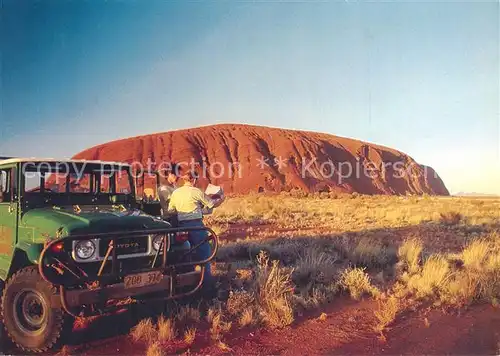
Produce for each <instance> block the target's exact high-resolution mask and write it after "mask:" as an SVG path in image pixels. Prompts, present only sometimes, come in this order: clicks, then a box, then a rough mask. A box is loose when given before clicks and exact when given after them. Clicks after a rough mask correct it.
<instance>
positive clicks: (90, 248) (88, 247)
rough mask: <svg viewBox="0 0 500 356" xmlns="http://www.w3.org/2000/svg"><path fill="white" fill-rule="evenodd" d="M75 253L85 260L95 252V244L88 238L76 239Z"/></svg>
mask: <svg viewBox="0 0 500 356" xmlns="http://www.w3.org/2000/svg"><path fill="white" fill-rule="evenodd" d="M75 253H76V256H77V257H78V258H79V259H82V260H87V259H89V258H90V257H92V256H93V255H94V253H95V244H94V243H93V242H92V241H90V240H83V241H78V242H77V243H76V245H75Z"/></svg>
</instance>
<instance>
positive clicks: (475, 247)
mask: <svg viewBox="0 0 500 356" xmlns="http://www.w3.org/2000/svg"><path fill="white" fill-rule="evenodd" d="M490 249H491V246H490V245H489V243H488V242H487V241H485V240H474V241H472V242H471V243H470V244H469V245H468V246H467V247H466V248H465V249H464V250H463V251H462V256H461V259H462V261H463V262H464V266H465V267H467V268H470V269H475V270H480V269H482V268H483V267H484V264H485V262H486V261H487V259H488V255H489V253H490Z"/></svg>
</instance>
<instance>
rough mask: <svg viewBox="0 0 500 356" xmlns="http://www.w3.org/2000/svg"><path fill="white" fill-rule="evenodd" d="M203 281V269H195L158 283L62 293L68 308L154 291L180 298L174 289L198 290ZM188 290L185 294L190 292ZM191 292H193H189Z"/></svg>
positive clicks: (167, 277)
mask: <svg viewBox="0 0 500 356" xmlns="http://www.w3.org/2000/svg"><path fill="white" fill-rule="evenodd" d="M202 283H203V273H202V272H201V271H193V272H188V273H183V274H179V275H176V276H173V277H172V276H168V275H165V276H163V279H162V280H161V281H160V282H159V283H156V284H153V285H149V286H144V287H136V288H126V287H125V283H117V284H113V285H109V286H106V287H104V288H98V289H84V290H71V291H66V290H63V292H62V293H61V296H62V298H63V299H64V301H63V305H64V304H65V305H66V306H67V307H68V308H74V307H78V306H81V305H89V304H99V303H103V302H106V301H108V300H110V299H124V298H127V297H132V298H133V297H137V296H143V295H148V294H153V293H161V294H162V295H161V296H159V298H160V299H163V298H164V299H168V298H174V297H176V298H178V297H180V294H179V293H177V294H174V293H173V292H174V289H173V288H172V285H173V286H175V289H181V288H185V287H191V288H190V291H196V290H198V289H199V288H200V286H201V285H202ZM188 293H189V292H186V293H185V294H188ZM189 294H191V293H189Z"/></svg>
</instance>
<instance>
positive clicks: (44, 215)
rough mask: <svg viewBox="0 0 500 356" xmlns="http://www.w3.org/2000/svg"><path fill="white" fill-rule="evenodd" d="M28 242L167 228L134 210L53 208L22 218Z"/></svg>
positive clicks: (164, 223) (33, 210)
mask: <svg viewBox="0 0 500 356" xmlns="http://www.w3.org/2000/svg"><path fill="white" fill-rule="evenodd" d="M20 227H21V229H22V230H24V231H25V232H28V233H29V235H31V236H28V239H29V240H32V241H33V242H41V241H47V240H52V239H55V238H61V237H64V236H68V235H76V234H86V233H102V232H113V231H131V230H148V229H161V228H168V227H170V225H169V224H168V223H167V222H165V221H163V220H161V219H158V218H155V217H153V216H151V215H147V214H145V213H143V212H142V211H140V210H137V209H124V208H112V207H97V208H96V207H89V208H85V207H78V208H74V207H53V208H42V209H32V210H30V211H28V212H26V213H25V214H24V215H23V216H22V218H21V224H20Z"/></svg>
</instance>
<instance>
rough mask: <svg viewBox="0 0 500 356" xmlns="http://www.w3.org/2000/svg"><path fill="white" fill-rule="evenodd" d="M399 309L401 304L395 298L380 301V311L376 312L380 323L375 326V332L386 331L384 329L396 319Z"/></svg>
mask: <svg viewBox="0 0 500 356" xmlns="http://www.w3.org/2000/svg"><path fill="white" fill-rule="evenodd" d="M399 309H400V303H399V300H398V299H397V298H396V297H395V296H390V297H388V298H386V299H383V300H379V302H378V310H376V311H375V317H376V318H377V321H378V323H377V325H376V326H375V331H378V332H382V331H384V329H385V328H386V327H387V326H388V325H390V324H391V323H392V322H393V321H394V320H395V319H396V315H397V313H398V311H399Z"/></svg>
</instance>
